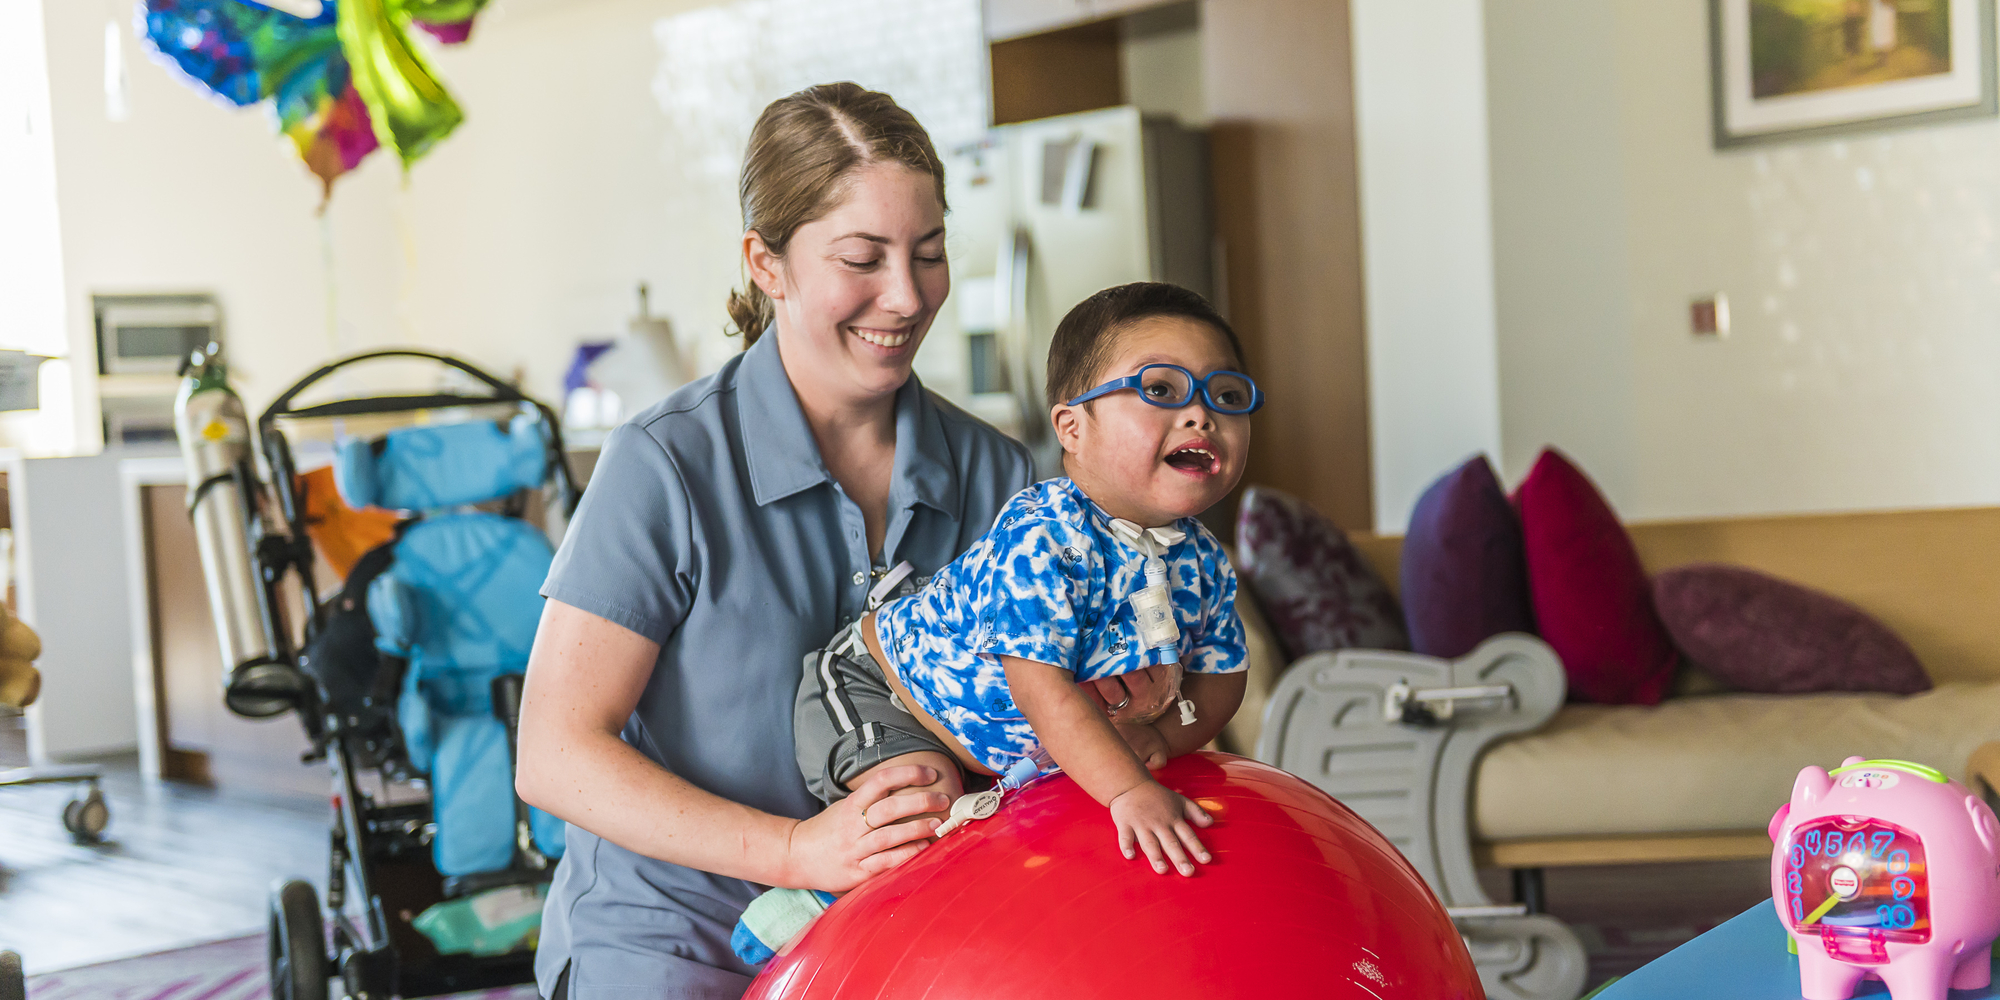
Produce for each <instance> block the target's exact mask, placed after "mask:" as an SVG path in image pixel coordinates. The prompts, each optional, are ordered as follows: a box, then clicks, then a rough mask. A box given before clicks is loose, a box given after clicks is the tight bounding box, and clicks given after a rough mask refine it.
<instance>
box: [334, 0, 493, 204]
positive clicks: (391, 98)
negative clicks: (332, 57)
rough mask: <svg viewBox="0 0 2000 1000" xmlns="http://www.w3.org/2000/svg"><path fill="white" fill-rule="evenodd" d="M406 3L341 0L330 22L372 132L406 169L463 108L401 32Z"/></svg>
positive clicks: (450, 126)
mask: <svg viewBox="0 0 2000 1000" xmlns="http://www.w3.org/2000/svg"><path fill="white" fill-rule="evenodd" d="M429 5H430V6H440V7H442V6H447V5H448V4H446V3H443V2H438V0H432V2H431V3H430V4H429ZM405 7H406V5H405V3H403V2H401V0H340V6H339V8H338V9H337V11H336V12H335V17H334V26H335V30H336V31H337V32H338V33H339V35H340V47H341V50H342V52H344V53H345V54H346V56H347V62H348V65H349V67H351V70H352V73H353V80H354V89H355V91H356V92H358V93H359V94H360V95H361V101H362V103H363V104H366V105H367V106H368V117H369V119H370V120H371V121H372V122H373V123H374V126H375V138H376V139H377V140H378V141H380V142H381V143H382V145H384V146H387V147H389V148H390V149H393V150H395V151H396V155H397V156H399V157H401V158H402V160H403V167H404V169H408V168H409V166H410V164H412V163H415V162H416V161H417V160H418V159H419V158H420V157H422V156H423V155H424V154H425V153H427V152H429V151H430V148H431V147H432V146H434V145H436V144H437V142H438V140H440V139H443V138H444V137H445V136H447V135H450V134H451V130H452V129H455V128H457V127H458V123H459V122H461V121H464V120H465V113H464V112H462V111H460V110H459V108H458V102H457V101H454V100H452V99H451V94H450V93H449V92H447V91H446V90H445V89H444V84H442V83H439V82H438V78H437V74H435V73H433V72H432V71H431V68H430V64H429V63H428V62H427V61H426V60H425V59H424V56H423V53H422V52H421V51H420V50H418V48H417V47H416V46H415V45H414V44H412V43H411V41H410V36H409V35H408V34H407V33H405V32H404V30H403V25H404V24H405V23H407V19H408V12H407V10H406V9H405Z"/></svg>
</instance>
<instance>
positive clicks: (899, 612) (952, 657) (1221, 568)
mask: <svg viewBox="0 0 2000 1000" xmlns="http://www.w3.org/2000/svg"><path fill="white" fill-rule="evenodd" d="M1174 527H1176V528H1179V529H1180V530H1181V531H1183V532H1185V533H1186V536H1187V537H1186V538H1184V539H1183V540H1182V541H1180V542H1178V543H1176V544H1175V545H1173V546H1172V547H1170V548H1168V549H1167V550H1166V551H1165V552H1163V553H1161V557H1162V558H1163V559H1164V560H1165V561H1166V564H1167V582H1168V586H1169V588H1170V589H1171V591H1172V594H1173V604H1174V614H1175V618H1176V619H1177V621H1178V624H1179V625H1180V631H1181V639H1180V660H1181V662H1182V663H1185V664H1186V665H1187V668H1188V669H1189V670H1190V671H1193V672H1196V673H1204V674H1226V673H1234V672H1236V671H1239V670H1243V669H1245V664H1244V651H1243V622H1242V619H1240V618H1238V617H1237V615H1236V572H1235V570H1233V569H1231V568H1230V565H1229V559H1228V557H1227V556H1225V555H1224V554H1223V551H1222V545H1221V543H1220V542H1217V541H1216V539H1215V536H1214V535H1212V534H1209V532H1208V529H1206V528H1204V527H1202V526H1201V522H1199V521H1196V520H1195V519H1193V518H1183V519H1181V520H1180V521H1178V522H1176V523H1175V525H1174ZM1145 584H1146V578H1145V568H1144V554H1143V553H1142V552H1140V551H1139V549H1138V547H1137V546H1135V545H1133V544H1131V543H1130V542H1127V541H1125V540H1124V539H1122V538H1120V537H1118V536H1117V535H1116V534H1114V533H1113V532H1112V530H1111V517H1110V515H1108V514H1106V513H1105V512H1104V510H1103V509H1102V508H1100V507H1098V506H1097V504H1096V503H1094V502H1092V501H1091V499H1090V498H1089V497H1087V496H1085V495H1084V493H1083V490H1082V489H1080V488H1079V487H1078V486H1077V485H1076V483H1074V482H1072V481H1071V480H1069V479H1067V478H1062V479H1050V480H1047V481H1045V482H1040V483H1036V484H1035V485H1033V486H1030V487H1028V488H1027V489H1025V490H1022V491H1021V492H1019V493H1016V494H1014V497H1013V499H1011V500H1008V501H1007V504H1006V506H1004V507H1002V508H1001V509H1000V514H999V516H998V517H996V518H995V519H994V522H993V527H992V528H991V529H989V530H988V531H987V532H986V534H985V535H984V536H982V537H981V538H980V539H979V541H977V542H974V543H973V545H972V547H971V548H970V549H967V550H966V551H965V553H964V554H963V555H960V556H959V557H958V558H957V559H954V560H952V562H951V564H950V565H948V566H946V567H945V568H944V569H942V570H939V571H938V573H937V575H936V576H934V577H932V578H931V581H930V583H929V585H927V586H926V587H925V588H924V589H923V590H921V591H918V592H917V593H915V594H911V595H909V596H908V597H904V598H900V599H898V600H895V601H892V602H889V603H887V604H884V605H883V606H882V609H881V610H880V611H879V612H877V613H876V616H875V631H876V637H877V638H878V639H879V640H881V643H882V650H883V652H884V653H885V654H887V655H888V657H889V658H890V659H891V660H893V661H894V663H893V668H894V669H895V671H896V673H897V674H898V675H899V676H901V677H902V679H903V683H904V684H905V685H906V686H907V687H908V688H909V689H910V694H911V696H912V697H914V698H915V699H916V700H917V702H918V704H919V705H920V706H921V707H922V708H923V710H924V711H926V712H929V713H930V715H931V717H932V718H934V719H936V720H938V721H939V722H940V723H943V724H944V727H945V728H946V729H948V730H950V731H951V733H952V735H954V736H956V737H958V740H959V742H960V743H963V744H965V746H966V748H967V749H968V750H970V751H972V756H973V757H974V758H976V759H978V760H979V761H980V762H982V763H984V764H985V765H986V766H987V767H989V768H991V769H992V770H993V771H994V772H995V773H1003V774H1004V773H1005V772H1006V770H1007V768H1008V767H1009V766H1010V765H1012V764H1013V763H1014V762H1016V761H1018V760H1020V759H1021V758H1022V757H1024V756H1027V755H1028V754H1029V753H1031V752H1032V751H1033V750H1034V749H1035V748H1036V746H1037V745H1038V741H1037V740H1036V738H1035V732H1034V729H1033V728H1032V727H1030V726H1029V724H1028V720H1027V719H1026V718H1025V717H1024V716H1023V715H1022V714H1021V710H1020V708H1019V707H1017V706H1016V705H1015V704H1014V698H1013V695H1012V693H1011V692H1010V691H1009V690H1008V686H1007V673H1006V671H1005V670H1004V669H1002V668H1001V666H1000V657H1001V656H1018V657H1020V658H1021V659H1024V660H1034V661H1036V662H1039V663H1048V664H1052V665H1054V666H1057V667H1061V668H1062V669H1064V670H1068V671H1070V672H1071V673H1073V674H1075V675H1076V679H1077V680H1079V681H1089V680H1099V679H1102V678H1105V677H1112V676H1115V675H1117V674H1123V673H1129V672H1131V671H1134V670H1138V669H1140V668H1142V667H1144V666H1146V665H1147V664H1148V663H1150V662H1154V661H1153V659H1151V658H1149V657H1148V656H1147V652H1146V650H1145V649H1144V648H1143V647H1142V646H1141V645H1140V639H1139V625H1138V621H1137V619H1136V618H1135V616H1134V615H1133V612H1132V606H1131V604H1130V603H1129V601H1128V600H1127V599H1128V598H1129V597H1130V596H1131V595H1132V593H1133V592H1134V591H1136V590H1138V589H1140V588H1141V587H1144V586H1145Z"/></svg>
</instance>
